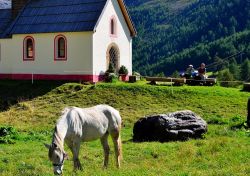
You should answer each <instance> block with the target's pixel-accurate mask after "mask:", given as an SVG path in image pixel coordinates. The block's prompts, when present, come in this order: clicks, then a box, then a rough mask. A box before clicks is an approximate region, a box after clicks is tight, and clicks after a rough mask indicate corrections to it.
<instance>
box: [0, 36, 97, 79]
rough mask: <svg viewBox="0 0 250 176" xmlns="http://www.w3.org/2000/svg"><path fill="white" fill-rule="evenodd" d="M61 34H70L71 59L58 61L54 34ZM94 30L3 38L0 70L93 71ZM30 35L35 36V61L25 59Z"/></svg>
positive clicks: (43, 71)
mask: <svg viewBox="0 0 250 176" xmlns="http://www.w3.org/2000/svg"><path fill="white" fill-rule="evenodd" d="M58 34H62V35H64V36H65V37H66V38H67V55H68V57H67V61H54V38H55V37H56V36H57V35H58ZM92 34H93V32H74V33H47V34H32V35H13V37H12V38H11V39H0V45H1V61H0V74H31V73H34V74H57V75H93V70H92V68H93V65H92ZM26 36H32V37H33V38H34V40H35V61H23V39H24V38H25V37H26Z"/></svg>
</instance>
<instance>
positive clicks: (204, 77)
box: [198, 63, 206, 80]
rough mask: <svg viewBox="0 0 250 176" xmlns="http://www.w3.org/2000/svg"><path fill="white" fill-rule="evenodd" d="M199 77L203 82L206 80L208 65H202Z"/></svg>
mask: <svg viewBox="0 0 250 176" xmlns="http://www.w3.org/2000/svg"><path fill="white" fill-rule="evenodd" d="M198 76H199V77H200V79H201V80H205V79H206V65H205V64H204V63H202V64H201V66H200V68H199V69H198Z"/></svg>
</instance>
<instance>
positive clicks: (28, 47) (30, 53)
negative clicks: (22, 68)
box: [23, 36, 35, 60]
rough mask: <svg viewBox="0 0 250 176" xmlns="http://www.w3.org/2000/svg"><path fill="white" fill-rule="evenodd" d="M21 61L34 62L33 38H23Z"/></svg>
mask: <svg viewBox="0 0 250 176" xmlns="http://www.w3.org/2000/svg"><path fill="white" fill-rule="evenodd" d="M23 60H35V41H34V38H33V37H30V36H28V37H25V38H24V40H23Z"/></svg>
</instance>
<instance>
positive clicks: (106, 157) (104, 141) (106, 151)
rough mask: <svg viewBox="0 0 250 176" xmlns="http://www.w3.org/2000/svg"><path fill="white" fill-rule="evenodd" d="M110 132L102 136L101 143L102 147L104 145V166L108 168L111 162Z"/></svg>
mask: <svg viewBox="0 0 250 176" xmlns="http://www.w3.org/2000/svg"><path fill="white" fill-rule="evenodd" d="M108 135H109V134H108V133H106V134H105V135H104V136H103V137H102V138H101V143H102V147H103V151H104V163H103V167H104V168H107V167H108V163H109V151H110V148H109V144H108Z"/></svg>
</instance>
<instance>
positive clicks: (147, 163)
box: [0, 81, 250, 176]
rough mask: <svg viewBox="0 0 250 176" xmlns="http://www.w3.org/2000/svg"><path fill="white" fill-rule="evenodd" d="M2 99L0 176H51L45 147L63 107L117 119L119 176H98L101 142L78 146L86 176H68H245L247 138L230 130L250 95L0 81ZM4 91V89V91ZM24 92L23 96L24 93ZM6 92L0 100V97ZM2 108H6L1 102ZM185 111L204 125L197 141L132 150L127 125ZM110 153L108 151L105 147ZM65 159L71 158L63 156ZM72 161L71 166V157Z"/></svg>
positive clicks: (247, 169)
mask: <svg viewBox="0 0 250 176" xmlns="http://www.w3.org/2000/svg"><path fill="white" fill-rule="evenodd" d="M0 85H1V86H0V90H1V91H0V97H1V100H2V98H3V97H4V98H5V100H8V98H7V96H6V95H8V96H11V97H12V101H11V102H9V105H8V107H6V106H4V107H5V108H7V109H5V110H4V109H2V110H1V112H0V124H1V125H0V126H13V127H14V128H15V129H17V132H14V133H13V136H12V137H11V136H10V138H12V142H14V143H15V144H0V175H3V176H8V175H52V167H51V163H50V162H49V161H48V158H47V149H45V147H44V146H43V143H44V142H46V143H50V141H51V135H52V130H53V127H54V125H55V122H56V120H57V119H58V116H59V114H60V111H61V110H62V109H63V108H64V107H65V106H79V107H89V106H93V105H96V104H109V105H111V106H114V107H115V108H117V109H118V110H119V111H120V113H121V115H122V118H123V121H124V125H125V126H124V127H123V129H122V141H123V153H124V154H123V155H124V160H123V162H122V168H121V169H120V170H117V169H116V168H115V167H114V159H113V158H114V152H113V148H112V152H111V163H110V167H109V169H107V170H102V167H101V166H102V160H103V157H102V149H101V145H100V142H99V141H95V142H89V143H84V144H83V145H82V149H81V154H80V160H81V161H82V163H83V166H84V171H82V172H77V173H75V174H74V175H82V174H84V175H138V176H139V175H228V174H233V175H249V174H250V167H249V162H250V159H249V158H250V142H249V141H250V140H249V137H250V134H249V131H246V130H245V129H237V130H232V129H231V127H232V126H234V125H237V124H241V123H242V122H243V121H244V120H245V116H246V102H247V99H248V97H249V95H250V94H249V93H246V92H241V91H240V90H238V89H231V88H228V89H226V88H221V87H188V86H184V87H174V88H172V87H169V86H151V85H147V84H145V83H144V82H141V83H137V84H125V83H117V84H103V83H101V84H97V86H93V85H81V84H77V83H67V84H62V83H50V84H49V83H48V82H36V83H35V85H31V84H30V83H28V82H12V81H4V82H1V83H0ZM6 87H7V88H6ZM17 87H18V88H19V89H18V90H23V91H26V92H25V94H24V93H23V92H22V91H16V90H17ZM3 92H4V93H3ZM5 102H6V101H5ZM183 109H190V110H193V111H194V112H196V113H197V114H199V115H201V116H202V117H203V118H204V119H205V120H206V121H207V122H208V123H209V131H208V133H207V134H206V136H205V139H203V140H191V141H187V142H169V143H157V142H152V143H133V142H132V141H131V139H132V128H133V124H134V122H135V121H136V120H138V119H139V118H140V117H143V116H145V115H149V114H156V113H167V112H173V111H176V110H183ZM111 145H112V143H111ZM66 151H68V152H69V150H68V149H67V148H66ZM69 154H70V158H72V155H71V153H69ZM71 173H72V163H71V160H70V161H66V163H65V175H71Z"/></svg>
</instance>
